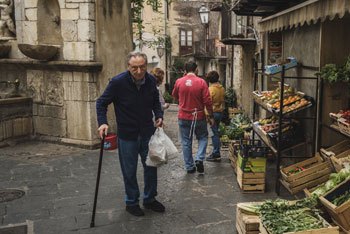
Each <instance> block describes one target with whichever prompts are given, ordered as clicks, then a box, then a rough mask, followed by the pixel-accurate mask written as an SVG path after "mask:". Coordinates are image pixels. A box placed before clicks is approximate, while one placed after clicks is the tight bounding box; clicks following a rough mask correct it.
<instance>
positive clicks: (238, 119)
mask: <svg viewBox="0 0 350 234" xmlns="http://www.w3.org/2000/svg"><path fill="white" fill-rule="evenodd" d="M250 128H251V123H250V119H249V118H248V117H247V116H245V115H244V114H241V113H239V114H236V115H234V117H233V118H232V119H231V120H230V124H229V125H228V126H225V125H224V124H220V125H219V133H220V141H221V142H228V141H229V140H239V139H243V137H244V132H245V130H248V129H250Z"/></svg>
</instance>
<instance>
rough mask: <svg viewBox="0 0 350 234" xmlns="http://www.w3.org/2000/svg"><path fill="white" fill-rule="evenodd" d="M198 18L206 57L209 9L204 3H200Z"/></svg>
mask: <svg viewBox="0 0 350 234" xmlns="http://www.w3.org/2000/svg"><path fill="white" fill-rule="evenodd" d="M198 13H199V17H200V19H201V23H202V24H204V27H205V38H204V51H205V56H207V41H208V36H209V30H208V29H209V9H208V8H207V7H206V6H205V4H204V3H202V5H201V7H200V8H199V11H198ZM205 62H206V61H205V60H204V67H203V75H205Z"/></svg>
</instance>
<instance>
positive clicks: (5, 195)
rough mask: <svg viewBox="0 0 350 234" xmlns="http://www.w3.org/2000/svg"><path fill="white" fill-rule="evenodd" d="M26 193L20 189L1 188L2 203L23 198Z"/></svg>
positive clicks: (0, 200) (0, 198)
mask: <svg viewBox="0 0 350 234" xmlns="http://www.w3.org/2000/svg"><path fill="white" fill-rule="evenodd" d="M24 194H25V192H24V191H22V190H18V189H0V203H1V202H8V201H12V200H15V199H18V198H21V197H22V196H23V195H24Z"/></svg>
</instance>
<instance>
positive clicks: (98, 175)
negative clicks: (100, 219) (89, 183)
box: [90, 133, 105, 228]
mask: <svg viewBox="0 0 350 234" xmlns="http://www.w3.org/2000/svg"><path fill="white" fill-rule="evenodd" d="M104 143H105V134H104V133H103V136H102V140H101V148H100V159H99V161H98V171H97V179H96V188H95V198H94V208H93V210H92V217H91V223H90V227H91V228H92V227H95V213H96V203H97V195H98V187H99V185H100V175H101V167H102V157H103V148H104Z"/></svg>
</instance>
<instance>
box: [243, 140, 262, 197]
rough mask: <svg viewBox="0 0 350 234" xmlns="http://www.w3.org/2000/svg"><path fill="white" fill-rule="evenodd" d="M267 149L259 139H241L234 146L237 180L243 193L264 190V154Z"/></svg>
mask: <svg viewBox="0 0 350 234" xmlns="http://www.w3.org/2000/svg"><path fill="white" fill-rule="evenodd" d="M268 151H269V149H268V148H267V147H265V146H262V144H261V141H259V140H246V141H241V142H240V144H239V146H238V147H237V146H236V154H237V161H236V171H237V182H238V185H239V187H240V188H241V189H242V192H244V193H263V192H265V177H266V173H265V172H266V156H267V155H268Z"/></svg>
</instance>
